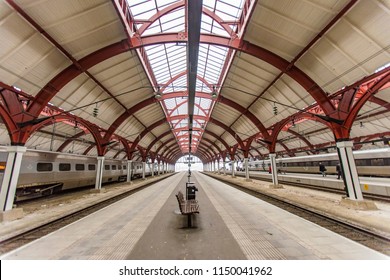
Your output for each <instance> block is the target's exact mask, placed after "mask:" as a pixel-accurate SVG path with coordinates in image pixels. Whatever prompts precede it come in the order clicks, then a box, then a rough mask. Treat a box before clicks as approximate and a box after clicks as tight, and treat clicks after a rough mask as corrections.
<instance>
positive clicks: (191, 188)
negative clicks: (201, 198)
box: [186, 182, 198, 200]
mask: <svg viewBox="0 0 390 280" xmlns="http://www.w3.org/2000/svg"><path fill="white" fill-rule="evenodd" d="M197 191H198V189H197V188H196V187H195V183H191V182H188V183H186V197H187V200H191V199H195V197H196V193H195V192H197Z"/></svg>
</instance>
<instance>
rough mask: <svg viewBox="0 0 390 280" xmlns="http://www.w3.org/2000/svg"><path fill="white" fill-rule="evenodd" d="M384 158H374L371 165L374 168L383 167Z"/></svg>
mask: <svg viewBox="0 0 390 280" xmlns="http://www.w3.org/2000/svg"><path fill="white" fill-rule="evenodd" d="M383 164H384V162H383V158H373V159H371V165H372V166H383Z"/></svg>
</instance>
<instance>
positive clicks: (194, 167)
mask: <svg viewBox="0 0 390 280" xmlns="http://www.w3.org/2000/svg"><path fill="white" fill-rule="evenodd" d="M189 163H190V164H191V171H203V163H202V161H201V160H200V159H199V158H198V157H194V156H190V157H189V156H188V155H186V156H183V157H181V158H179V160H178V161H177V162H176V165H175V171H176V172H179V171H188V169H189V168H190V167H189V166H188V164H189Z"/></svg>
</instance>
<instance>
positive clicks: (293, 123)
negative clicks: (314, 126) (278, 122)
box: [291, 119, 295, 127]
mask: <svg viewBox="0 0 390 280" xmlns="http://www.w3.org/2000/svg"><path fill="white" fill-rule="evenodd" d="M291 127H295V121H294V119H293V120H292V122H291Z"/></svg>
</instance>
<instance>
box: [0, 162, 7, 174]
mask: <svg viewBox="0 0 390 280" xmlns="http://www.w3.org/2000/svg"><path fill="white" fill-rule="evenodd" d="M6 164H7V163H6V162H5V161H2V162H0V173H4V170H5V165H6Z"/></svg>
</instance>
